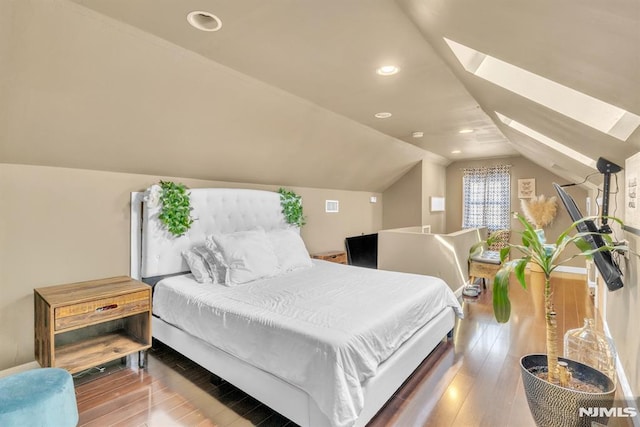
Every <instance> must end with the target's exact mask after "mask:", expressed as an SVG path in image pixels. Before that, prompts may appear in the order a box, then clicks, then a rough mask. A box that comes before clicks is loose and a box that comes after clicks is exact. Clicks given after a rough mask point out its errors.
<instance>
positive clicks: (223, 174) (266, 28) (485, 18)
mask: <svg viewBox="0 0 640 427" xmlns="http://www.w3.org/2000/svg"><path fill="white" fill-rule="evenodd" d="M0 2H3V8H4V10H5V11H6V10H8V11H9V12H10V13H11V17H12V18H11V20H10V24H11V26H12V28H11V31H10V36H11V37H10V46H9V47H7V46H6V44H4V45H3V44H1V43H0V58H1V57H2V54H3V52H4V51H6V52H8V53H6V54H5V55H4V56H5V57H6V58H9V59H10V63H11V64H13V69H12V71H11V73H9V75H4V76H3V80H2V84H3V86H0V90H2V93H4V94H5V96H4V98H5V100H7V99H8V100H10V101H7V102H6V103H5V105H4V108H5V109H6V111H5V112H4V114H5V117H4V118H3V117H2V115H0V119H3V120H6V123H8V126H7V130H6V131H5V135H4V144H3V145H4V146H2V147H0V155H2V158H3V160H5V161H9V162H22V163H30V164H51V165H56V166H67V167H84V168H95V169H106V170H117V171H128V172H138V173H161V174H167V175H175V176H194V177H198V178H209V179H223V180H236V181H251V174H253V176H255V175H259V176H261V177H262V178H261V179H262V180H263V181H264V182H271V183H281V184H296V185H306V186H317V187H330V188H346V189H354V190H356V189H366V190H372V191H373V190H376V191H381V190H383V189H384V188H386V186H388V185H389V184H390V183H391V182H393V181H394V180H395V179H397V178H398V177H399V176H401V175H402V174H403V173H404V172H405V171H406V170H408V169H409V168H410V167H411V166H412V165H413V164H415V163H416V162H417V161H419V160H420V159H422V158H423V157H425V156H426V157H427V158H428V159H430V160H431V161H434V162H436V163H439V164H443V165H444V164H447V163H449V162H452V161H456V160H459V159H470V158H489V157H502V156H509V155H513V154H517V153H520V154H522V155H524V156H525V157H527V158H529V159H530V160H532V161H534V162H535V163H538V164H539V165H541V166H543V167H545V168H547V169H549V170H550V171H552V172H553V173H555V174H557V175H561V176H564V177H565V178H566V179H567V180H577V179H581V178H583V177H585V176H587V175H588V174H589V173H592V172H594V171H595V170H594V169H593V168H592V167H590V166H586V165H584V164H582V163H580V162H578V161H576V159H575V158H574V157H572V156H571V155H566V154H562V153H560V152H558V151H556V150H554V149H552V148H549V147H547V146H546V145H544V144H541V143H540V142H538V141H536V140H535V139H533V138H532V137H530V136H527V135H525V134H524V133H522V132H521V131H520V130H516V129H514V128H512V127H510V126H508V125H506V124H504V123H503V121H501V120H500V119H499V117H498V115H497V113H500V114H502V115H504V116H506V117H508V118H510V119H512V120H513V121H515V122H517V123H520V124H522V125H524V126H526V127H528V128H531V129H533V130H535V131H536V132H538V133H539V134H542V135H544V136H545V137H547V138H551V139H553V140H555V141H557V142H559V143H560V144H563V145H565V146H566V147H569V148H571V149H573V150H575V151H576V152H579V153H582V154H584V155H586V156H588V157H589V158H592V159H597V158H598V157H600V156H603V157H606V158H607V159H609V160H611V161H613V162H616V163H618V164H621V165H624V159H625V158H626V157H628V156H629V155H631V154H633V153H635V152H638V151H639V150H640V131H639V130H637V129H636V130H635V131H634V132H633V133H632V134H631V135H630V136H629V137H628V138H626V140H624V141H623V140H620V139H617V138H614V137H612V136H610V135H608V134H606V133H603V132H601V131H598V130H595V129H593V128H591V127H589V126H587V125H584V124H582V123H581V122H579V121H577V120H575V119H572V118H569V117H567V116H566V115H564V114H562V113H558V112H555V111H554V110H552V109H550V108H548V107H546V106H543V105H541V104H539V103H537V102H535V101H532V100H530V99H528V98H527V97H525V96H522V95H520V94H516V93H514V92H512V91H510V90H507V89H504V88H502V87H500V86H498V85H496V84H494V83H491V82H489V81H487V80H486V79H483V78H481V77H478V76H477V75H475V74H472V73H471V72H468V71H466V70H465V68H464V66H463V64H462V63H461V62H460V61H459V60H458V58H457V57H456V55H454V52H453V51H452V50H451V48H450V46H449V45H448V44H447V43H446V41H445V38H446V39H448V40H452V41H454V42H456V43H460V44H462V45H464V46H467V47H468V48H471V49H473V50H476V51H478V52H481V53H483V54H486V55H490V56H491V57H494V58H497V59H498V60H501V61H504V62H506V63H509V64H512V65H515V66H517V67H520V68H521V69H523V70H526V71H527V72H530V73H535V74H537V75H539V76H541V77H544V78H546V79H548V80H551V81H553V82H556V83H559V84H561V85H564V86H566V87H569V88H571V89H574V90H576V91H579V92H582V93H584V94H586V95H589V96H591V97H594V98H597V99H599V100H601V101H604V102H607V103H610V104H613V105H614V106H617V107H620V108H622V109H625V110H627V111H629V112H631V113H634V114H637V115H640V48H639V46H640V2H638V1H637V0H611V1H607V2H602V1H600V0H580V1H578V0H568V1H564V2H561V3H558V2H554V1H550V0H542V1H533V2H520V1H517V2H513V1H511V2H509V1H504V0H486V1H482V2H478V1H475V0H448V1H444V0H397V1H393V0H348V1H345V0H325V1H316V2H312V1H304V2H301V1H297V0H271V1H264V0H237V1H224V0H182V1H175V0H74V2H75V3H71V2H69V1H68V0H55V1H44V0H29V1H25V2H18V3H15V2H11V0H0ZM191 11H207V12H211V13H213V14H215V15H216V16H218V17H219V18H220V19H221V20H222V23H223V25H222V28H221V29H220V30H219V31H216V32H203V31H199V30H197V29H195V28H193V27H191V26H190V25H189V24H188V23H187V20H186V16H187V14H188V13H189V12H191ZM6 21H8V19H4V22H6ZM2 31H3V32H6V31H7V30H6V27H5V28H4V29H3V30H2ZM12 46H13V49H12ZM389 64H393V65H396V66H397V67H399V69H400V71H399V72H398V73H397V74H395V75H391V76H380V75H378V74H376V69H377V68H378V67H380V66H382V65H389ZM5 73H6V71H5ZM0 74H2V71H0ZM379 112H390V113H392V116H391V117H389V118H386V119H378V118H375V117H374V114H376V113H379ZM70 118H72V119H73V120H75V123H76V125H77V126H72V127H70V126H69V122H68V120H69V119H70ZM36 122H37V123H38V124H39V125H38V126H34V127H31V126H29V124H30V123H36ZM463 129H472V130H473V132H471V133H465V134H461V133H459V131H460V130H463ZM414 132H422V133H423V136H421V137H418V138H415V137H413V133H414ZM266 158H268V159H269V161H268V162H267V161H265V159H266ZM176 159H181V160H182V161H181V162H176ZM316 169H317V173H312V172H311V171H312V170H316ZM247 171H250V173H247Z"/></svg>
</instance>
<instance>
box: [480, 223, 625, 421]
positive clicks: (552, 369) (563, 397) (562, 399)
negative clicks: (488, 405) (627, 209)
mask: <svg viewBox="0 0 640 427" xmlns="http://www.w3.org/2000/svg"><path fill="white" fill-rule="evenodd" d="M516 217H517V219H518V220H519V221H520V223H521V224H522V225H523V227H524V230H523V231H522V232H521V233H520V234H521V235H522V242H521V244H513V243H508V245H507V246H506V247H505V248H503V249H502V250H501V251H500V260H501V265H502V267H501V268H500V270H499V271H498V272H497V273H496V276H495V279H494V283H493V309H494V315H495V318H496V320H497V321H498V322H500V323H504V322H507V321H508V320H509V317H510V314H511V302H510V300H509V278H510V276H511V274H512V273H513V274H514V275H515V277H516V279H517V280H518V282H519V283H520V285H521V286H522V287H523V288H525V289H526V287H527V285H526V282H525V270H526V267H527V265H528V264H533V265H534V266H535V267H536V268H537V270H538V271H540V272H541V273H542V274H543V275H544V311H545V316H544V318H545V322H546V348H547V353H546V355H544V354H542V355H527V356H524V357H523V358H522V359H521V361H520V365H521V372H522V378H523V383H524V386H525V393H526V395H527V401H528V403H529V408H530V410H531V413H532V415H533V418H534V420H535V422H536V424H537V425H538V426H545V427H547V426H562V427H564V426H582V425H584V426H591V422H592V421H597V422H601V423H604V424H606V420H607V419H606V417H601V418H598V417H588V416H585V414H584V412H583V411H582V412H581V411H580V410H579V408H581V407H584V408H591V407H598V408H601V407H606V408H610V407H611V405H612V402H613V396H614V393H615V384H614V383H613V381H612V380H611V379H609V378H608V377H607V376H606V375H604V374H603V373H601V372H599V371H598V370H596V369H594V368H591V367H589V366H587V365H584V364H581V363H578V362H575V361H571V360H568V359H564V358H561V357H559V355H558V338H559V337H558V326H557V321H556V312H555V309H554V306H553V298H552V296H553V285H552V281H551V274H552V273H553V272H554V270H555V269H556V268H558V267H559V266H560V265H562V264H564V263H566V262H567V261H569V260H570V259H572V258H575V257H577V256H585V257H589V256H590V255H592V254H593V253H595V252H597V251H614V250H628V248H626V247H623V246H616V245H614V244H613V242H612V241H611V238H610V236H609V235H601V236H602V237H603V239H604V240H605V242H606V245H605V246H603V247H600V248H598V249H592V248H591V246H590V245H589V244H588V243H587V241H585V240H584V239H585V237H587V236H588V235H590V234H600V233H596V232H576V233H575V234H573V235H571V234H570V233H571V232H572V230H574V229H575V227H576V225H578V224H579V223H580V222H583V221H588V220H590V219H592V218H584V219H582V220H580V221H577V222H575V223H573V224H572V225H571V226H570V227H569V228H568V229H566V230H565V231H564V232H562V233H561V234H560V235H559V236H558V238H557V239H556V241H555V243H552V244H549V243H547V242H546V240H545V236H544V231H543V230H542V229H536V228H535V227H534V225H532V224H531V222H530V221H529V220H527V218H525V217H524V216H522V215H519V214H516ZM613 220H615V221H616V222H620V221H619V220H617V219H615V218H613ZM491 243H492V242H491V237H490V238H489V239H487V241H486V242H480V244H476V245H474V247H472V248H471V254H472V255H476V254H477V252H478V251H480V250H481V249H482V247H483V246H484V245H490V244H491ZM573 245H576V246H577V247H578V248H579V253H577V254H574V255H566V254H565V250H566V249H567V248H568V247H570V246H573ZM514 251H518V252H519V253H520V255H521V256H520V257H519V258H513V255H514V253H513V252H514ZM510 255H511V260H509V261H507V258H508V257H509V256H510ZM604 412H606V411H600V412H599V414H602V413H604Z"/></svg>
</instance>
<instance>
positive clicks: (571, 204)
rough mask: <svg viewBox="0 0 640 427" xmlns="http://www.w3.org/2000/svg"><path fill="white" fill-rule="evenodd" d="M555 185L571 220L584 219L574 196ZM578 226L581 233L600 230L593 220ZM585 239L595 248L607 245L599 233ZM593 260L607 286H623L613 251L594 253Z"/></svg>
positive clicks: (616, 287)
mask: <svg viewBox="0 0 640 427" xmlns="http://www.w3.org/2000/svg"><path fill="white" fill-rule="evenodd" d="M553 186H554V187H555V188H556V191H557V192H558V196H560V200H562V203H563V204H564V207H565V208H566V209H567V212H569V216H570V217H571V220H572V221H573V222H576V221H578V220H580V219H582V218H583V216H582V213H581V212H580V209H578V205H576V202H575V201H574V200H573V197H571V196H570V195H569V194H568V193H567V192H566V191H564V190H563V189H562V187H560V186H559V185H558V184H556V183H553ZM576 228H577V229H578V231H579V232H581V233H586V232H594V233H597V232H598V227H597V226H596V224H595V223H594V222H593V221H592V220H585V221H583V222H580V223H579V224H578V225H577V226H576ZM584 240H585V241H586V242H587V243H589V245H591V247H592V248H593V249H598V248H600V247H602V246H605V245H606V243H605V241H604V239H603V238H602V236H599V235H597V234H594V235H590V236H585V238H584ZM593 262H594V264H595V265H596V267H597V268H598V271H599V272H600V275H601V276H602V279H603V280H604V282H605V283H606V284H607V287H608V288H609V290H610V291H615V290H616V289H620V288H621V287H622V286H623V283H622V272H621V271H620V267H619V266H618V264H617V263H616V261H615V260H614V259H613V257H612V256H611V252H609V251H603V252H596V253H594V254H593Z"/></svg>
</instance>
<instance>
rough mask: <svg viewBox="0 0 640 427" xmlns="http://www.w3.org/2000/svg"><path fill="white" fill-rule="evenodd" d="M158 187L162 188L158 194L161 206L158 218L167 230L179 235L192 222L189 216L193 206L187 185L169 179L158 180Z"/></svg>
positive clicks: (185, 230)
mask: <svg viewBox="0 0 640 427" xmlns="http://www.w3.org/2000/svg"><path fill="white" fill-rule="evenodd" d="M160 187H161V189H162V193H161V194H160V202H161V203H162V208H161V211H160V214H159V215H158V219H160V222H162V223H163V224H164V225H165V227H166V228H167V231H169V232H170V233H171V234H173V235H175V236H177V237H180V236H182V235H183V234H184V233H186V232H187V231H188V230H189V228H191V224H193V218H192V217H191V210H192V209H193V208H192V207H191V199H190V196H189V193H188V192H187V187H186V186H185V185H184V184H181V183H175V182H171V181H160Z"/></svg>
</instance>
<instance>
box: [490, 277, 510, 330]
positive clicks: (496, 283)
mask: <svg viewBox="0 0 640 427" xmlns="http://www.w3.org/2000/svg"><path fill="white" fill-rule="evenodd" d="M510 275H511V268H510V267H503V268H501V269H500V270H498V272H497V273H496V277H494V279H493V314H494V316H495V318H496V320H497V321H498V323H506V322H508V321H509V317H511V301H510V300H509V276H510Z"/></svg>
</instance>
